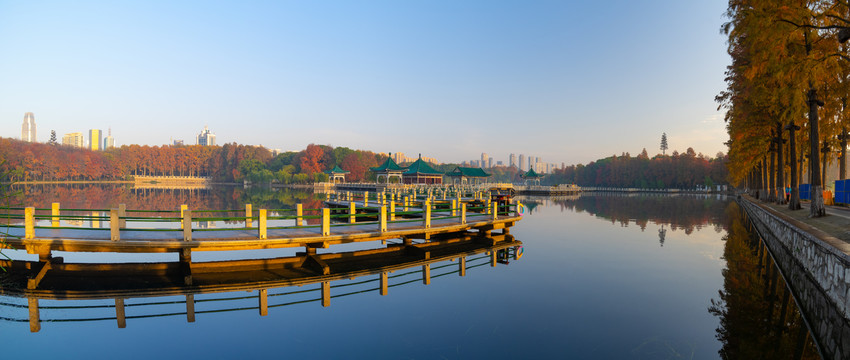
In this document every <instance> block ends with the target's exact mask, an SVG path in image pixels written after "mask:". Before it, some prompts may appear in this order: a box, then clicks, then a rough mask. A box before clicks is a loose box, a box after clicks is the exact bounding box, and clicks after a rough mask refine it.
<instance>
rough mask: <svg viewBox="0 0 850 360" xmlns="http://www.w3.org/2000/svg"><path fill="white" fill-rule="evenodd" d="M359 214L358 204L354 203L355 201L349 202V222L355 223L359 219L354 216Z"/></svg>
mask: <svg viewBox="0 0 850 360" xmlns="http://www.w3.org/2000/svg"><path fill="white" fill-rule="evenodd" d="M356 214H357V206H356V205H355V204H354V201H350V202H348V223H349V224H354V223H355V222H356V221H357V220H356V219H355V218H354V215H356Z"/></svg>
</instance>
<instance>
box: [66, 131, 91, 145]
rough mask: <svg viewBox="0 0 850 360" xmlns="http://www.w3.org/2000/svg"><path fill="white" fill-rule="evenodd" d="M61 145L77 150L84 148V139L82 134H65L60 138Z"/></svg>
mask: <svg viewBox="0 0 850 360" xmlns="http://www.w3.org/2000/svg"><path fill="white" fill-rule="evenodd" d="M62 145H68V146H73V147H78V148H84V147H86V143H85V138H83V133H81V132H75V133H70V134H65V136H63V137H62Z"/></svg>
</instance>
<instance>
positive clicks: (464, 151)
mask: <svg viewBox="0 0 850 360" xmlns="http://www.w3.org/2000/svg"><path fill="white" fill-rule="evenodd" d="M104 4H105V3H102V2H97V1H83V2H79V3H74V4H67V3H63V2H47V3H41V2H40V3H28V2H25V3H4V4H3V5H0V31H2V33H4V34H7V36H4V37H2V38H0V46H3V48H4V49H7V51H8V52H10V53H25V54H28V56H27V57H5V58H3V59H0V79H2V82H0V83H2V84H3V85H2V86H0V103H2V104H3V106H0V118H4V119H8V120H11V119H15V120H16V121H14V123H20V120H17V119H20V114H21V113H24V112H27V111H32V112H34V113H37V114H39V127H40V128H42V129H44V130H42V131H46V130H49V129H54V130H56V131H57V133H64V132H67V131H69V130H74V129H68V128H67V127H68V124H74V125H75V126H76V127H77V128H78V129H94V128H100V129H103V128H105V126H103V124H109V125H110V126H111V127H112V128H113V129H114V130H115V131H116V133H117V134H121V143H122V144H140V145H152V146H153V145H161V144H166V143H168V142H169V138H170V137H173V138H177V139H191V138H192V137H193V136H195V134H197V128H198V127H199V126H200V125H203V124H208V125H209V126H210V128H212V129H215V130H216V133H217V134H218V136H217V138H216V142H217V143H220V144H224V143H231V142H237V143H241V144H250V145H263V146H265V147H268V148H277V149H284V150H299V149H303V148H305V147H306V145H307V144H310V143H315V144H322V145H332V146H335V147H338V146H345V147H349V148H352V149H364V150H371V151H375V152H383V153H390V152H403V153H408V154H416V153H423V154H425V153H428V154H429V156H430V157H435V158H437V159H440V160H441V161H443V162H453V163H459V162H461V161H464V160H465V159H467V158H469V157H471V156H473V155H474V154H478V153H480V152H481V151H482V150H483V151H486V152H487V153H488V154H490V156H491V157H493V158H495V159H507V158H508V156H509V151H513V152H524V153H534V154H539V156H541V157H542V158H545V159H549V160H551V161H553V162H555V163H560V162H566V163H568V164H578V163H587V162H590V161H594V160H596V159H599V158H604V157H608V156H611V155H612V154H620V153H622V152H629V153H631V154H638V153H640V151H641V150H642V149H644V148H646V149H647V151H649V153H650V154H651V155H654V154H655V153H658V152H660V150H658V146H659V141H660V136H661V134H662V133H664V132H666V133H667V135H668V142H669V146H670V151H671V152H672V151H673V150H678V151H679V152H683V151H685V149H687V148H688V147H693V148H694V149H695V150H696V151H698V152H702V153H704V154H710V155H712V156H713V155H714V154H716V153H717V152H718V151H721V152H724V153H725V152H726V147H725V145H723V142H725V141H726V137H727V135H726V133H725V128H724V125H725V124H724V122H723V115H724V114H723V113H722V112H718V111H717V110H716V108H717V105H716V103H715V102H714V96H715V95H717V94H718V93H719V92H720V91H722V90H723V89H724V88H725V84H724V83H723V77H724V75H723V73H724V71H725V67H726V65H727V64H728V62H729V60H728V56H727V55H726V53H725V48H726V46H725V39H724V37H723V36H722V35H720V34H719V32H718V29H719V27H720V24H721V23H722V22H723V21H724V19H723V18H722V15H723V13H724V10H725V4H724V2H723V1H719V0H718V1H700V2H679V1H672V0H669V1H660V2H654V3H649V4H645V3H633V2H623V3H622V4H618V5H617V6H607V5H604V4H601V3H596V2H589V1H586V2H563V3H559V2H537V1H532V2H523V3H521V4H520V3H500V2H483V1H472V2H466V3H456V2H449V1H434V2H428V3H407V2H403V3H365V4H364V3H350V2H335V1H331V2H328V3H323V4H314V3H310V2H304V3H251V4H238V5H236V4H226V3H213V4H206V3H204V4H203V5H200V4H199V3H191V2H188V3H171V2H158V1H153V2H150V3H145V4H133V3H120V4H111V3H110V4H109V6H103V5H104ZM69 14H72V15H69ZM92 24H96V25H92ZM20 29H39V31H20ZM588 29H594V30H593V31H588ZM670 29H678V30H677V31H671V30H670ZM622 34H629V41H622V40H620V39H621V38H622ZM186 44H191V46H186ZM56 54H60V55H59V56H56ZM142 54H143V55H142ZM246 54H250V55H248V56H246ZM12 69H14V70H12ZM70 69H73V71H71V70H70ZM636 69H640V71H636ZM8 120H7V121H8ZM422 124H428V125H427V126H421V125H422ZM162 129H168V131H167V134H164V133H163V131H162ZM485 129H491V130H489V131H488V130H485ZM17 133H18V129H16V128H13V127H3V128H2V129H0V136H3V137H17ZM505 133H507V134H508V136H504V134H505ZM460 139H462V140H460ZM503 140H508V141H510V142H511V143H512V145H511V146H505V145H504V144H500V142H502V141H503ZM187 142H191V140H188V141H187Z"/></svg>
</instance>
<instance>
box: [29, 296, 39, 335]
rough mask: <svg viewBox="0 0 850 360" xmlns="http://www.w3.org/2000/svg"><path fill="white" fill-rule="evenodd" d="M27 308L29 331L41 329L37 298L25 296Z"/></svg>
mask: <svg viewBox="0 0 850 360" xmlns="http://www.w3.org/2000/svg"><path fill="white" fill-rule="evenodd" d="M27 307H28V308H29V318H30V332H38V331H39V330H41V317H40V315H39V313H38V298H27Z"/></svg>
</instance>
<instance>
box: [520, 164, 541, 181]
mask: <svg viewBox="0 0 850 360" xmlns="http://www.w3.org/2000/svg"><path fill="white" fill-rule="evenodd" d="M522 178H523V179H524V180H525V183H526V184H527V183H528V181H529V180H531V181H534V182H537V184H538V185H540V179H541V178H543V175H540V174H538V173H537V172H536V171H534V168H531V169H528V172H526V173H525V174H522Z"/></svg>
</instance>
